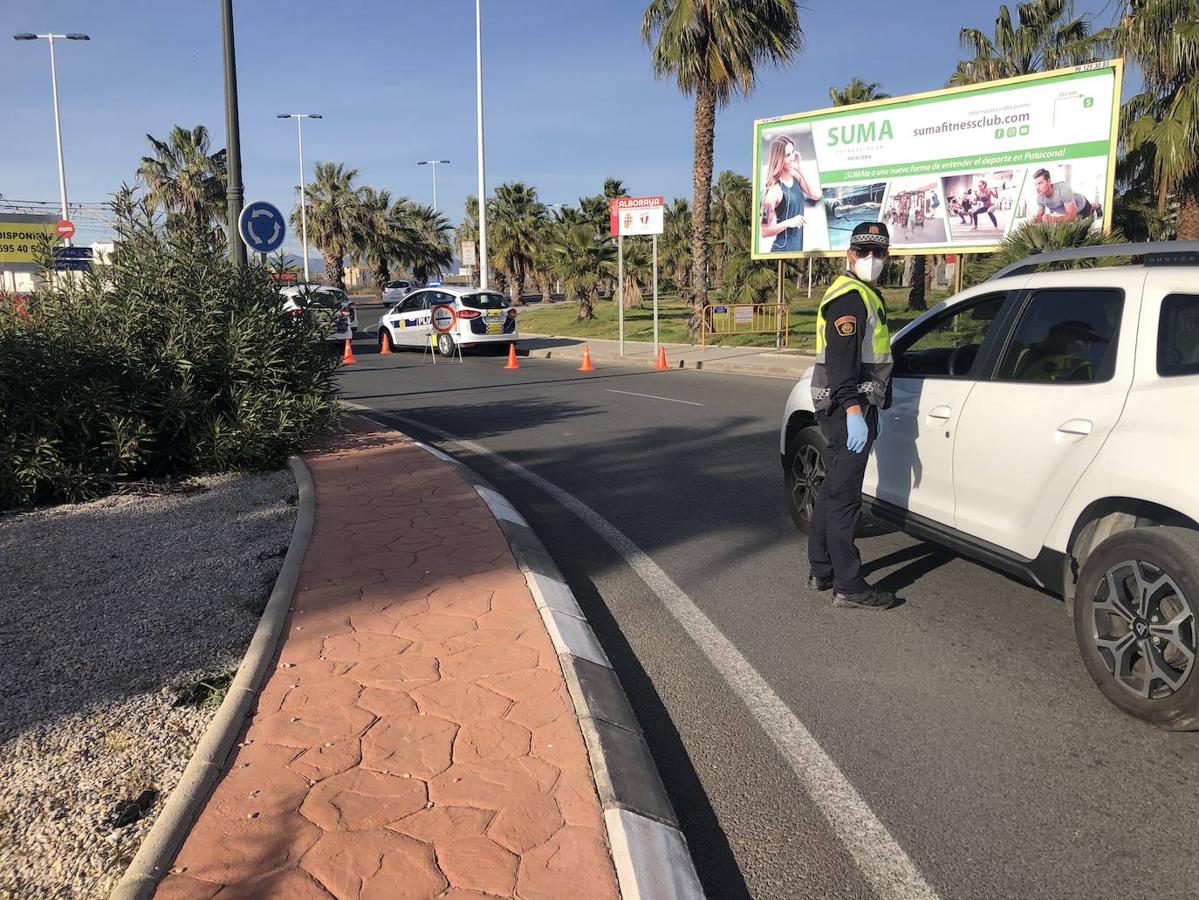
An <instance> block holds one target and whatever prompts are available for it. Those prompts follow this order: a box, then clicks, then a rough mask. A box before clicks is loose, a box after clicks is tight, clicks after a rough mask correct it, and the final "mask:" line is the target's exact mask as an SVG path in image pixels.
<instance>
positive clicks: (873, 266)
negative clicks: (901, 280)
mask: <svg viewBox="0 0 1199 900" xmlns="http://www.w3.org/2000/svg"><path fill="white" fill-rule="evenodd" d="M885 265H886V262H885V261H883V260H881V259H879V258H878V257H877V256H865V257H859V258H858V259H855V260H854V263H853V273H854V274H855V275H857V276H858V277H859V278H861V279H862V280H863V281H877V280H878V276H880V275H882V274H883V266H885Z"/></svg>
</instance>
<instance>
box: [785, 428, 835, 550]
mask: <svg viewBox="0 0 1199 900" xmlns="http://www.w3.org/2000/svg"><path fill="white" fill-rule="evenodd" d="M824 448H825V440H824V434H823V432H821V430H820V429H819V428H818V427H817V426H815V425H809V426H808V427H807V428H804V429H803V430H801V431H800V432H799V433H798V434H796V435H795V437H793V438H792V439H791V443H790V444H789V445H788V446H787V454H786V459H785V460H784V469H783V486H784V488H785V491H786V501H787V512H789V513H790V514H791V521H792V522H794V523H795V527H796V528H798V529H799V530H800V531H801V532H803V533H804V534H807V533H808V531H809V529H810V528H811V527H812V511H813V509H814V507H815V505H816V495H817V494H819V493H820V486H821V485H822V484H823V483H824V473H825V469H824Z"/></svg>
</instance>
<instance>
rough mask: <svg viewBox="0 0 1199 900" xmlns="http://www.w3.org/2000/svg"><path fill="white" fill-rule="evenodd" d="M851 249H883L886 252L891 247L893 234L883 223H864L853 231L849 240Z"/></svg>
mask: <svg viewBox="0 0 1199 900" xmlns="http://www.w3.org/2000/svg"><path fill="white" fill-rule="evenodd" d="M849 246H850V247H851V248H854V249H856V248H858V247H882V248H883V249H884V250H886V249H887V248H888V247H890V246H891V233H890V232H889V231H887V226H886V225H884V224H883V223H882V222H863V223H862V224H861V225H859V226H858V227H857V228H855V229H854V230H853V234H852V235H851V236H850V238H849Z"/></svg>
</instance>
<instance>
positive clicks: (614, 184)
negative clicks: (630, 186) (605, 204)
mask: <svg viewBox="0 0 1199 900" xmlns="http://www.w3.org/2000/svg"><path fill="white" fill-rule="evenodd" d="M628 195H629V192H628V191H626V190H625V189H624V182H623V181H621V180H620V179H619V178H605V179H604V199H605V200H615V199H616V198H617V197H627V196H628Z"/></svg>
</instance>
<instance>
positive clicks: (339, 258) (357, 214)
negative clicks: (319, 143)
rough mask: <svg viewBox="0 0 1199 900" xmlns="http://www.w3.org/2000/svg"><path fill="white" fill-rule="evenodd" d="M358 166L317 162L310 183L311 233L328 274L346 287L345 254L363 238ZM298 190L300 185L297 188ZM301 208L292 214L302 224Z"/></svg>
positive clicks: (297, 223) (308, 189)
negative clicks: (351, 166)
mask: <svg viewBox="0 0 1199 900" xmlns="http://www.w3.org/2000/svg"><path fill="white" fill-rule="evenodd" d="M357 177H358V170H357V169H347V168H346V167H345V166H344V165H343V164H342V163H333V162H318V163H317V164H316V166H315V167H314V168H313V179H312V183H311V184H309V185H308V187H307V189H306V190H307V192H308V234H309V236H310V237H311V238H312V242H313V243H314V244H316V246H317V247H319V248H320V251H321V256H322V257H323V258H324V261H325V277H326V279H328V280H329V282H330V283H331V284H332V285H333V286H334V287H337V288H341V289H342V290H345V287H346V269H345V258H346V256H347V255H349V254H350V253H351V252H352V250H353V249H354V248H355V247H356V246H358V245H359V243H360V242H361V227H362V214H361V211H360V209H361V205H362V195H361V194H360V193H359V191H358V189H357V188H356V187H355V186H354V179H355V178H357ZM296 192H297V193H299V188H297V189H296ZM299 222H300V208H299V206H298V205H297V206H296V208H295V209H294V210H292V214H291V224H292V226H293V227H296V226H298V225H299Z"/></svg>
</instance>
